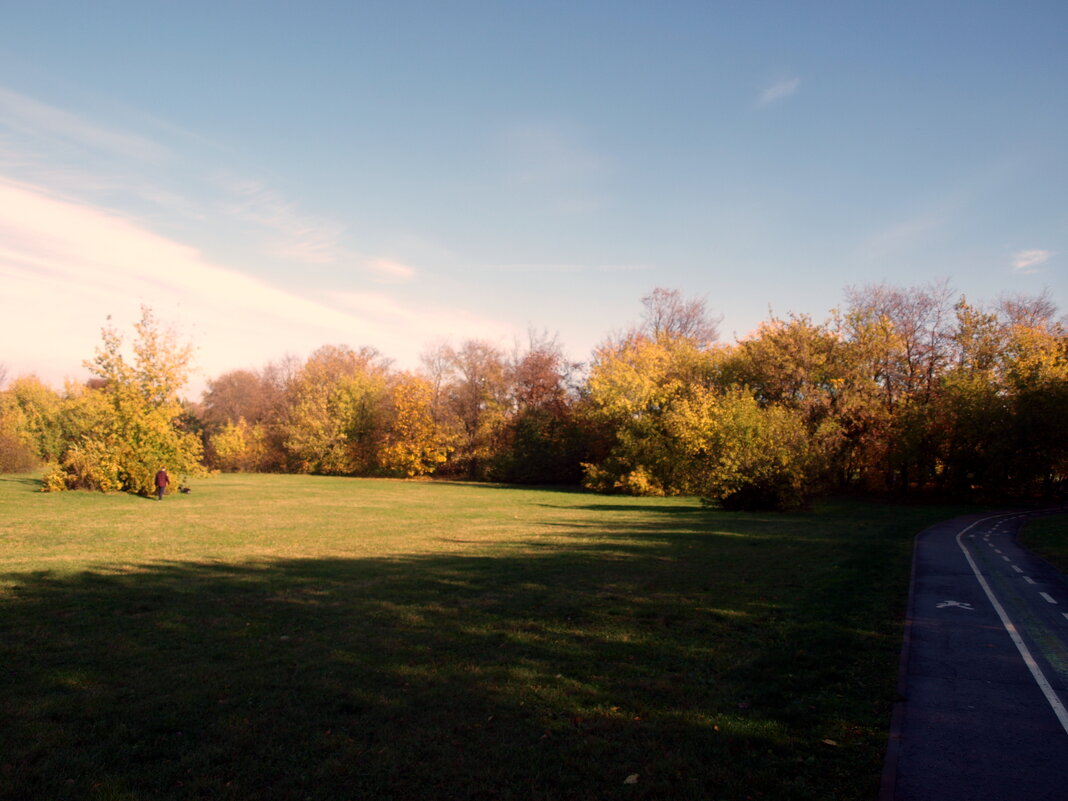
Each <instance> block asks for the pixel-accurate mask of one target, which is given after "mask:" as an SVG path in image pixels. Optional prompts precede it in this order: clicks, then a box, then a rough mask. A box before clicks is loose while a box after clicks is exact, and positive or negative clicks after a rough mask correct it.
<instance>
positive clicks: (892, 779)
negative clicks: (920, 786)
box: [878, 523, 939, 801]
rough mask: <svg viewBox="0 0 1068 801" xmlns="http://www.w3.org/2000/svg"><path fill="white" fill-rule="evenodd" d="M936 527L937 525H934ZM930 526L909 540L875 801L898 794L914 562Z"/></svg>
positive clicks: (909, 645)
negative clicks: (896, 655)
mask: <svg viewBox="0 0 1068 801" xmlns="http://www.w3.org/2000/svg"><path fill="white" fill-rule="evenodd" d="M935 525H939V524H937V523H936V524H935ZM931 528H933V526H928V527H927V528H925V529H924V530H923V531H921V532H920V533H919V534H917V535H916V536H915V537H913V539H912V562H911V564H910V566H909V596H908V601H907V603H906V606H905V621H904V633H903V641H902V645H901V656H900V657H899V658H898V663H897V686H896V687H895V688H894V695H895V699H894V704H893V706H892V707H891V711H890V733H889V735H888V736H887V740H886V754H885V755H884V756H883V774H882V778H881V779H880V781H879V798H878V801H894V796H895V793H896V792H897V761H898V757H899V756H900V754H901V728H902V723H903V722H904V720H905V701H906V700H907V699H906V698H905V686H906V684H907V681H908V672H909V659H910V658H911V656H912V620H913V612H914V611H915V609H914V605H915V594H916V559H917V555H918V554H919V552H920V546H919V543H920V537H922V536H924V535H925V534H926V533H927V532H928V531H930V529H931Z"/></svg>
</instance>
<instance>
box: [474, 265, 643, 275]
mask: <svg viewBox="0 0 1068 801" xmlns="http://www.w3.org/2000/svg"><path fill="white" fill-rule="evenodd" d="M495 269H498V270H501V271H502V272H509V273H630V272H644V271H648V270H654V269H656V268H655V267H652V266H651V265H648V264H578V263H574V264H565V263H558V264H548V263H546V264H502V265H500V266H499V267H497V268H495Z"/></svg>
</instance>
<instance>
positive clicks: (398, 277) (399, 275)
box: [367, 259, 415, 281]
mask: <svg viewBox="0 0 1068 801" xmlns="http://www.w3.org/2000/svg"><path fill="white" fill-rule="evenodd" d="M367 268H368V269H369V270H371V272H372V273H374V274H375V275H378V276H380V277H381V278H384V279H386V280H393V281H410V280H411V279H412V278H414V277H415V268H414V267H412V266H410V265H407V264H403V263H401V262H399V261H394V260H393V259H370V260H369V261H368V262H367Z"/></svg>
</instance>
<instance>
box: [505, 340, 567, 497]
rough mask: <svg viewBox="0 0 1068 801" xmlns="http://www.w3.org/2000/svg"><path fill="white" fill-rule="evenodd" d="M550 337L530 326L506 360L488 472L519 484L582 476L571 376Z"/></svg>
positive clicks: (563, 481) (564, 360) (560, 480)
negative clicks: (503, 414)
mask: <svg viewBox="0 0 1068 801" xmlns="http://www.w3.org/2000/svg"><path fill="white" fill-rule="evenodd" d="M578 368H579V366H578V365H577V364H575V363H573V362H570V361H568V359H567V358H566V357H565V356H564V353H563V349H562V348H561V347H560V344H559V343H558V342H557V341H556V338H555V337H549V336H548V335H547V334H544V333H542V334H539V333H536V332H533V331H531V332H530V333H529V334H528V342H527V345H526V348H525V350H523V351H520V350H519V349H518V348H517V349H516V351H515V353H514V354H513V355H512V358H511V361H510V362H509V364H508V367H507V371H506V378H507V384H508V397H509V404H508V407H509V413H508V417H507V419H506V420H505V421H504V423H503V427H502V430H501V432H500V436H499V438H498V446H497V453H496V455H495V457H494V460H493V465H492V471H491V475H492V477H493V478H494V479H495V480H498V481H508V482H513V483H520V484H565V483H575V482H577V481H578V480H579V479H580V478H581V476H582V467H581V462H582V461H583V459H584V455H585V445H586V442H585V437H584V434H583V430H582V427H581V425H580V423H579V421H578V419H577V417H576V415H575V409H574V403H575V399H576V393H575V392H574V389H573V387H572V382H573V377H574V375H575V373H576V371H577V370H578Z"/></svg>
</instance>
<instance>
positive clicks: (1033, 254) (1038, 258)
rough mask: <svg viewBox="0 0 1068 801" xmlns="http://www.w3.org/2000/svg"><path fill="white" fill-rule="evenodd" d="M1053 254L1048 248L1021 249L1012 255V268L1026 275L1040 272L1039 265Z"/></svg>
mask: <svg viewBox="0 0 1068 801" xmlns="http://www.w3.org/2000/svg"><path fill="white" fill-rule="evenodd" d="M1051 256H1053V253H1051V252H1050V251H1048V250H1021V251H1020V252H1019V253H1016V254H1015V255H1014V256H1013V257H1012V269H1013V270H1015V271H1016V272H1018V273H1022V274H1024V275H1031V274H1032V273H1037V272H1038V267H1039V266H1040V265H1042V264H1045V263H1046V262H1047V261H1049V260H1050V257H1051Z"/></svg>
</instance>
